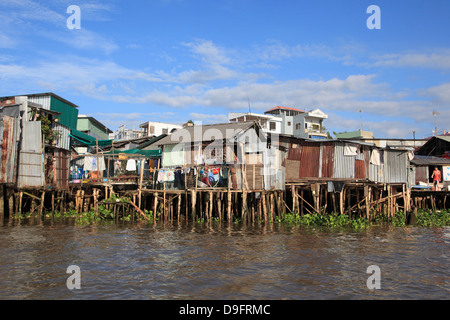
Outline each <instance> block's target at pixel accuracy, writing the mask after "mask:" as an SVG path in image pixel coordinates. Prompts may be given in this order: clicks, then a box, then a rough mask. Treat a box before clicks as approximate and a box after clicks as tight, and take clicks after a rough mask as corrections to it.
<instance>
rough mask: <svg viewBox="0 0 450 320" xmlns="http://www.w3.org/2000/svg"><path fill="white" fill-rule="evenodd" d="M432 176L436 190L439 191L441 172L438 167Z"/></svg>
mask: <svg viewBox="0 0 450 320" xmlns="http://www.w3.org/2000/svg"><path fill="white" fill-rule="evenodd" d="M431 178H432V179H433V186H434V190H435V191H439V182H441V172H440V171H439V169H438V168H437V167H435V168H434V171H433V174H432V175H431Z"/></svg>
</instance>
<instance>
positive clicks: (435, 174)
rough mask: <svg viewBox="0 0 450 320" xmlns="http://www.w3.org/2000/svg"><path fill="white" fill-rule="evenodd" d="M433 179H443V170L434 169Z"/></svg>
mask: <svg viewBox="0 0 450 320" xmlns="http://www.w3.org/2000/svg"><path fill="white" fill-rule="evenodd" d="M433 181H441V172H440V171H439V170H437V171H436V170H435V171H433Z"/></svg>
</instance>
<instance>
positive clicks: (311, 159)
mask: <svg viewBox="0 0 450 320" xmlns="http://www.w3.org/2000/svg"><path fill="white" fill-rule="evenodd" d="M319 161H320V145H319V144H313V145H304V146H303V147H302V154H301V160H300V174H299V178H318V177H319Z"/></svg>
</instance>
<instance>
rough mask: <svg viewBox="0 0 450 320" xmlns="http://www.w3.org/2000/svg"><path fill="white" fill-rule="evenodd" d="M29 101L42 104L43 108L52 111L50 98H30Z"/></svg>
mask: <svg viewBox="0 0 450 320" xmlns="http://www.w3.org/2000/svg"><path fill="white" fill-rule="evenodd" d="M28 101H31V102H34V103H37V104H40V105H41V106H42V108H44V109H46V110H50V96H39V97H28Z"/></svg>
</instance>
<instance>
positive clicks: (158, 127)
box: [139, 121, 183, 138]
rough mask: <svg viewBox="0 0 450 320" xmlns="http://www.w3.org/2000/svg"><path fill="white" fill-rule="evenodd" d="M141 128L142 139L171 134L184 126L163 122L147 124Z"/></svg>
mask: <svg viewBox="0 0 450 320" xmlns="http://www.w3.org/2000/svg"><path fill="white" fill-rule="evenodd" d="M139 127H140V128H141V135H140V137H141V138H143V137H152V136H160V135H162V134H170V133H172V132H173V131H175V130H177V129H181V128H183V126H182V125H177V124H173V123H162V122H151V121H149V122H146V123H143V124H141V125H140V126H139Z"/></svg>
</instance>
